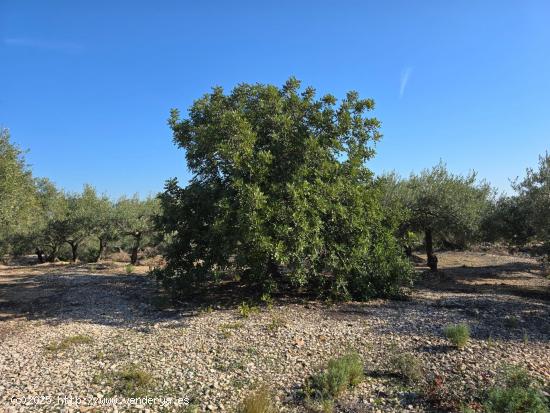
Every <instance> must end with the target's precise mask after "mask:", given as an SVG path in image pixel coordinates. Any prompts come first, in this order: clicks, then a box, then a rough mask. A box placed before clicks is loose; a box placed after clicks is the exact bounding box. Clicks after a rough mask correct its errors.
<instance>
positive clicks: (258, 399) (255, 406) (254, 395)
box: [237, 386, 277, 413]
mask: <svg viewBox="0 0 550 413" xmlns="http://www.w3.org/2000/svg"><path fill="white" fill-rule="evenodd" d="M237 412H238V413H276V412H277V409H276V407H275V402H274V401H273V395H272V393H271V391H270V390H269V389H268V388H267V387H265V386H264V387H260V388H259V389H257V390H255V391H253V392H251V393H250V394H249V395H248V396H246V398H245V399H244V400H243V402H242V403H241V405H240V406H239V407H238V409H237Z"/></svg>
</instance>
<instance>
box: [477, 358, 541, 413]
mask: <svg viewBox="0 0 550 413" xmlns="http://www.w3.org/2000/svg"><path fill="white" fill-rule="evenodd" d="M549 402H550V400H548V398H547V397H546V396H545V395H544V394H543V393H542V391H541V389H540V387H539V385H538V383H536V382H535V380H533V378H532V377H531V376H530V375H529V373H528V372H527V371H526V370H525V369H523V368H520V367H507V368H506V369H504V371H503V373H502V375H501V377H500V378H499V380H498V383H497V385H495V386H494V387H493V388H491V389H490V390H489V392H488V394H487V400H486V401H485V402H484V403H483V408H484V411H485V412H486V413H506V412H510V413H524V412H525V413H548V412H549V411H550V408H549Z"/></svg>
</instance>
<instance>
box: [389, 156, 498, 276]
mask: <svg viewBox="0 0 550 413" xmlns="http://www.w3.org/2000/svg"><path fill="white" fill-rule="evenodd" d="M397 193H398V194H399V196H400V199H401V202H402V204H403V205H404V206H405V208H406V209H407V211H408V212H407V213H408V217H407V218H406V221H405V227H406V228H408V229H411V230H413V231H421V232H422V233H423V234H424V242H425V246H426V255H427V258H428V266H429V267H430V269H431V270H432V271H437V256H436V255H435V253H434V239H435V238H438V239H439V240H440V241H441V242H444V241H447V242H449V241H451V242H452V243H453V244H454V245H460V246H464V245H465V244H466V243H467V242H468V241H471V240H472V239H475V238H476V236H477V235H478V234H479V230H480V225H481V223H482V220H483V217H484V215H485V213H486V211H487V209H488V208H489V206H490V201H491V199H492V197H493V190H492V189H491V187H490V186H489V185H488V184H486V183H484V182H478V181H477V179H476V174H475V173H473V172H472V173H470V174H468V175H467V176H460V175H454V174H452V173H451V172H449V171H448V170H447V167H446V165H445V164H443V163H439V164H438V165H436V166H435V167H433V168H431V169H425V170H423V171H421V172H420V173H419V174H411V176H410V177H409V179H408V180H404V181H400V182H398V183H397Z"/></svg>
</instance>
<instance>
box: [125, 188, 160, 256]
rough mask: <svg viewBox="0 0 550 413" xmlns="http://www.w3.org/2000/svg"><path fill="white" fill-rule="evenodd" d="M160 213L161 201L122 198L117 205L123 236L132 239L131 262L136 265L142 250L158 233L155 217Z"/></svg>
mask: <svg viewBox="0 0 550 413" xmlns="http://www.w3.org/2000/svg"><path fill="white" fill-rule="evenodd" d="M158 213H159V200H158V199H156V198H147V199H145V200H140V199H139V198H138V197H137V196H134V197H133V198H122V199H120V200H119V201H118V202H117V204H116V216H117V220H119V225H120V232H121V234H122V235H124V236H127V237H130V238H131V239H132V245H131V251H130V261H131V263H132V264H136V263H137V261H138V252H139V250H140V248H142V247H143V246H144V245H146V244H148V243H149V241H150V240H151V238H152V236H153V235H154V233H155V231H156V226H155V217H156V216H157V215H158Z"/></svg>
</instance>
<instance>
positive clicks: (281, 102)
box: [160, 78, 410, 299]
mask: <svg viewBox="0 0 550 413" xmlns="http://www.w3.org/2000/svg"><path fill="white" fill-rule="evenodd" d="M373 108H374V102H373V101H372V100H370V99H360V98H359V96H358V94H357V93H355V92H350V93H348V94H347V96H346V98H345V99H343V100H342V101H341V102H340V104H339V105H337V102H336V99H335V98H334V97H333V96H331V95H326V96H323V97H321V98H317V97H316V95H315V91H314V89H312V88H306V89H305V90H303V91H300V83H299V82H298V81H297V80H295V79H293V78H291V79H289V80H288V81H287V82H286V84H285V85H284V86H283V87H282V88H277V87H276V86H272V85H261V84H256V85H248V84H241V85H239V86H238V87H236V88H235V89H234V90H233V91H232V92H231V93H230V94H228V95H226V94H224V92H223V90H222V89H221V88H214V89H213V91H212V93H210V94H207V95H205V96H203V97H202V98H201V99H199V100H197V101H196V102H195V103H194V104H193V106H192V107H191V108H190V110H189V116H188V118H186V119H183V120H181V119H180V117H179V112H178V111H177V110H173V111H172V113H171V117H170V120H169V124H170V126H171V128H172V129H173V132H174V142H175V143H176V144H177V145H178V146H179V147H181V148H183V149H185V151H186V158H187V165H188V168H189V169H190V170H191V171H192V172H193V174H194V177H193V179H192V180H191V182H190V183H189V185H187V186H186V187H180V186H179V185H178V183H177V181H176V180H172V181H169V182H168V183H167V186H166V191H165V192H164V193H163V194H162V195H161V196H160V199H161V202H162V207H163V215H162V218H161V220H160V224H161V227H162V228H163V230H164V231H165V232H166V233H168V234H171V235H172V236H173V240H172V243H171V245H170V247H169V251H168V256H167V258H168V262H169V264H168V268H167V271H166V272H165V277H166V278H165V281H166V283H167V284H168V285H170V286H171V287H173V288H176V289H179V290H182V289H193V288H194V287H196V286H201V285H204V284H205V283H206V282H208V281H209V280H211V279H215V278H216V277H219V276H221V275H224V274H227V273H229V272H234V273H237V274H239V276H240V277H242V279H244V280H247V281H253V282H258V283H261V284H262V285H263V286H264V287H267V288H273V287H275V286H276V285H278V284H280V283H282V282H290V283H291V284H292V285H294V286H307V287H315V288H317V289H320V290H322V291H328V290H330V291H332V292H333V293H334V294H336V295H338V296H341V297H354V298H360V299H363V298H366V297H369V296H373V295H393V294H396V293H398V292H399V289H400V286H401V285H402V284H403V283H405V282H407V281H408V280H409V276H410V268H409V266H408V263H407V262H406V261H405V260H404V259H403V257H402V256H401V254H400V252H399V247H398V245H397V243H396V242H395V239H394V237H393V236H392V234H391V232H390V231H389V230H388V229H387V228H386V227H385V226H384V223H383V218H384V214H383V211H382V209H381V206H380V202H379V199H378V198H379V197H378V191H377V189H376V187H375V185H374V180H373V174H372V173H371V171H370V170H369V169H368V168H367V167H366V166H365V162H366V161H367V160H368V159H370V158H371V157H372V156H373V154H374V151H373V148H372V144H373V143H374V142H376V141H377V140H378V139H379V138H380V133H379V131H378V128H379V122H378V120H376V119H375V118H372V117H367V116H366V113H367V112H368V111H370V110H372V109H373Z"/></svg>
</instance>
